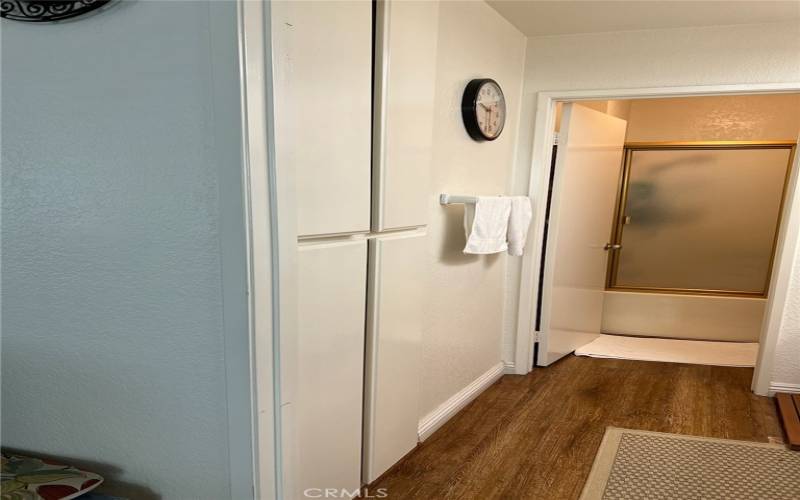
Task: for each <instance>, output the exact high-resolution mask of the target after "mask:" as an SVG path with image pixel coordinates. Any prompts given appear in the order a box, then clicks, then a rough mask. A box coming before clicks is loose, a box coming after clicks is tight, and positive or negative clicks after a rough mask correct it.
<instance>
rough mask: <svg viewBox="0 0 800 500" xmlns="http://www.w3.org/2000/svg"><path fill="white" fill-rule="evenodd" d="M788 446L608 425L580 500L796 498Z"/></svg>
mask: <svg viewBox="0 0 800 500" xmlns="http://www.w3.org/2000/svg"><path fill="white" fill-rule="evenodd" d="M799 495H800V453H798V452H796V451H789V450H788V449H787V448H786V447H785V446H783V445H779V444H769V443H754V442H751V441H732V440H728V439H713V438H704V437H694V436H682V435H679V434H665V433H661V432H647V431H636V430H630V429H618V428H615V427H608V428H607V429H606V434H605V436H604V437H603V442H602V443H601V444H600V449H599V450H598V451H597V456H596V457H595V459H594V465H593V466H592V471H591V472H590V473H589V479H587V480H586V485H585V486H584V488H583V494H582V495H581V500H595V499H603V500H615V499H625V500H639V499H642V500H644V499H648V500H649V499H662V500H668V499H669V500H672V499H674V500H691V499H697V500H701V499H702V500H717V499H719V500H731V499H736V500H746V499H752V500H767V499H769V500H784V499H785V500H797V499H798V498H800V496H799Z"/></svg>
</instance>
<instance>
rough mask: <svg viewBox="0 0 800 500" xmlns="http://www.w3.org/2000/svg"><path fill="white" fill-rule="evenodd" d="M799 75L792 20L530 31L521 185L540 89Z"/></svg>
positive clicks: (785, 368)
mask: <svg viewBox="0 0 800 500" xmlns="http://www.w3.org/2000/svg"><path fill="white" fill-rule="evenodd" d="M687 54H691V57H687V56H686V55H687ZM797 81H800V26H798V25H797V24H796V23H793V22H787V23H769V24H752V25H737V26H715V27H704V28H680V29H665V30H644V31H629V32H616V33H596V34H581V35H567V36H544V37H532V38H529V39H528V44H527V52H526V73H525V90H524V93H525V95H524V98H523V109H522V115H521V119H520V122H521V123H522V127H521V128H520V143H519V144H520V145H519V148H518V156H517V163H516V166H517V167H516V169H515V173H514V191H515V192H518V193H525V192H527V189H528V182H529V179H530V168H531V151H532V138H533V132H534V130H533V124H534V119H535V115H536V94H537V93H538V92H540V91H545V90H581V89H620V88H644V87H661V86H692V85H720V84H733V83H736V84H746V83H778V82H797ZM534 168H546V166H544V165H536V166H534ZM518 275H519V263H517V262H512V261H510V265H509V267H508V277H509V279H508V281H507V303H508V305H509V307H508V308H507V311H509V314H515V312H516V297H517V296H518V293H519V281H518V279H517V276H518ZM798 295H800V288H798V287H795V288H794V289H793V292H792V297H793V298H792V300H795V303H797V302H796V301H797V300H799V299H796V296H798ZM794 316H800V314H794ZM794 316H791V317H794ZM789 317H790V315H787V318H789ZM506 325H507V330H506V333H505V335H504V351H503V352H504V359H507V360H511V359H513V352H514V346H515V342H516V331H515V326H516V324H515V321H512V320H507V321H506ZM798 331H800V330H792V329H791V328H786V329H784V330H783V331H782V333H781V339H780V342H779V346H778V348H779V352H778V355H777V356H776V362H777V365H776V371H775V380H776V381H781V382H787V383H788V382H793V383H800V366H798V364H797V363H796V359H797V356H795V357H794V358H793V359H794V360H795V361H794V362H792V360H791V359H788V358H787V355H786V353H790V354H796V353H800V334H798Z"/></svg>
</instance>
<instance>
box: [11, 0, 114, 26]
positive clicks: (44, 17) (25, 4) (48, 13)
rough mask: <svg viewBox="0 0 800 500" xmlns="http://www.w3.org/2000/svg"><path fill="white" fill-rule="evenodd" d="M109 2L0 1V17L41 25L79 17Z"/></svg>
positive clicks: (75, 0)
mask: <svg viewBox="0 0 800 500" xmlns="http://www.w3.org/2000/svg"><path fill="white" fill-rule="evenodd" d="M110 1H111V0H49V1H48V0H0V17H3V18H5V19H13V20H14V21H26V22H33V23H41V22H47V21H59V20H61V19H69V18H70V17H75V16H80V15H81V14H85V13H87V12H89V11H92V10H94V9H96V8H98V7H102V6H103V5H105V4H107V3H108V2H110Z"/></svg>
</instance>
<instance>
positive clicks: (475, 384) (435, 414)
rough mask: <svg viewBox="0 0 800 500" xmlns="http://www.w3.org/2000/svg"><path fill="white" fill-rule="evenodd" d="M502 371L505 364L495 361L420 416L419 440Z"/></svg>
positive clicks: (481, 390) (465, 403)
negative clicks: (495, 362)
mask: <svg viewBox="0 0 800 500" xmlns="http://www.w3.org/2000/svg"><path fill="white" fill-rule="evenodd" d="M504 371H505V365H504V364H503V363H502V362H501V363H497V364H496V365H494V366H493V367H491V368H490V369H489V371H487V372H486V373H484V374H483V375H481V376H480V377H478V378H476V379H475V380H473V381H472V382H471V383H470V384H469V385H468V386H466V387H464V388H463V389H461V390H460V391H458V392H457V393H456V394H455V395H453V396H452V397H451V398H450V399H448V400H447V401H445V402H444V403H442V404H441V405H439V407H438V408H436V409H435V410H433V411H432V412H430V413H428V414H427V415H425V416H424V417H422V418H421V419H420V421H419V428H418V434H419V440H420V442H422V441H425V440H426V439H428V438H429V437H430V435H431V434H433V433H434V432H436V430H437V429H438V428H439V427H441V426H442V425H444V423H445V422H447V421H448V420H450V419H451V418H452V417H453V416H454V415H455V414H456V413H458V412H459V411H461V409H462V408H464V407H465V406H467V405H468V404H469V403H470V402H471V401H472V400H473V399H475V398H476V397H478V395H479V394H480V393H482V392H483V391H485V390H486V389H487V388H488V387H489V386H490V385H492V384H494V383H495V382H496V381H497V379H499V378H500V377H502V376H503V372H504Z"/></svg>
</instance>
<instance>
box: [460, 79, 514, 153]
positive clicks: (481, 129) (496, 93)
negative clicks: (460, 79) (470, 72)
mask: <svg viewBox="0 0 800 500" xmlns="http://www.w3.org/2000/svg"><path fill="white" fill-rule="evenodd" d="M461 112H462V117H463V118H464V125H465V126H466V128H467V132H468V133H469V135H470V137H472V138H473V139H475V140H477V141H493V140H495V139H497V137H499V136H500V132H502V131H503V125H505V122H506V100H505V97H503V91H502V89H500V85H498V84H497V82H495V81H494V80H490V79H488V78H486V79H479V80H472V81H471V82H469V84H468V85H467V88H466V90H465V91H464V98H463V100H462V102H461Z"/></svg>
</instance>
